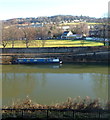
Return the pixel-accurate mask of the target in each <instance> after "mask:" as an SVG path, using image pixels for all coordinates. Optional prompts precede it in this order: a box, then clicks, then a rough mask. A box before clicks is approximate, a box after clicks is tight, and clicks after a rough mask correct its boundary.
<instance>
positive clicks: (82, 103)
mask: <svg viewBox="0 0 110 120" xmlns="http://www.w3.org/2000/svg"><path fill="white" fill-rule="evenodd" d="M3 109H74V110H91V109H96V110H97V109H102V110H106V109H110V101H107V102H105V103H102V102H101V100H100V99H99V98H98V99H91V98H90V97H89V96H87V97H86V98H85V99H82V98H81V97H80V96H79V97H77V98H71V97H69V98H67V100H66V101H65V102H62V103H56V104H54V105H43V104H38V103H35V102H33V101H32V100H31V99H30V98H29V97H26V98H25V99H23V100H16V101H13V103H12V105H10V106H3Z"/></svg>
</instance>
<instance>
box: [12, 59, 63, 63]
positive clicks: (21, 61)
mask: <svg viewBox="0 0 110 120" xmlns="http://www.w3.org/2000/svg"><path fill="white" fill-rule="evenodd" d="M12 63H13V64H38V63H41V64H42V63H62V61H61V60H60V59H58V58H17V59H16V60H14V61H13V62H12Z"/></svg>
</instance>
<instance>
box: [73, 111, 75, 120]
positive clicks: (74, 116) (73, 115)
mask: <svg viewBox="0 0 110 120" xmlns="http://www.w3.org/2000/svg"><path fill="white" fill-rule="evenodd" d="M74 114H75V113H74V110H73V120H74V119H75V115H74Z"/></svg>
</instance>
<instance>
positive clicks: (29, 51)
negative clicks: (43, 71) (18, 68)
mask: <svg viewBox="0 0 110 120" xmlns="http://www.w3.org/2000/svg"><path fill="white" fill-rule="evenodd" d="M0 51H2V53H1V63H2V64H11V63H12V61H13V60H14V59H16V58H19V57H20V58H59V59H60V60H62V61H63V63H67V62H70V63H71V62H108V61H109V58H110V56H109V53H110V50H109V47H106V46H98V47H49V48H47V47H42V48H5V49H3V48H2V49H1V48H0Z"/></svg>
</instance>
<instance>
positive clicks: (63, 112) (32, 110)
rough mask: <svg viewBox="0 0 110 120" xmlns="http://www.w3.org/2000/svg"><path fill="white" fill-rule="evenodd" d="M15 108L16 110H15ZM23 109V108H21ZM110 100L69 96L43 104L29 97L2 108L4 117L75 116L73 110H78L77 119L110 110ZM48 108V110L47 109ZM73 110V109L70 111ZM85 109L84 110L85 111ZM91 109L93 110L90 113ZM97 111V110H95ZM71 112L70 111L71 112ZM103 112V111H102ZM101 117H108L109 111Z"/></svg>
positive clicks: (91, 116) (92, 116)
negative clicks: (103, 100)
mask: <svg viewBox="0 0 110 120" xmlns="http://www.w3.org/2000/svg"><path fill="white" fill-rule="evenodd" d="M13 109H14V110H13ZM21 109H22V110H21ZM109 109H110V102H107V103H104V104H103V103H102V102H101V101H100V99H95V100H92V99H91V98H90V97H88V96H87V97H86V98H85V99H81V97H80V96H79V97H77V98H74V99H72V98H70V97H69V98H68V99H67V101H66V102H63V103H56V104H54V105H41V104H38V103H34V102H32V100H31V99H29V97H27V98H26V99H24V100H17V101H13V103H12V105H10V106H4V107H3V110H2V113H3V114H2V116H3V118H20V117H21V118H22V117H26V118H33V117H34V118H35V117H37V118H46V117H51V118H65V117H66V118H73V111H72V110H74V111H75V110H78V111H81V110H82V112H81V113H80V112H78V114H75V113H74V118H75V120H77V119H79V118H80V119H81V118H85V119H86V118H94V117H96V116H99V115H97V114H98V110H109ZM47 110H48V111H47ZM70 110H71V111H70ZM83 111H84V112H83ZM89 111H91V112H90V113H89ZM94 111H96V112H94ZM47 112H48V113H47ZM69 112H70V113H69ZM101 113H102V111H101ZM105 114H106V115H104V116H102V114H101V117H105V118H108V113H105Z"/></svg>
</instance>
